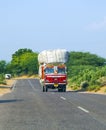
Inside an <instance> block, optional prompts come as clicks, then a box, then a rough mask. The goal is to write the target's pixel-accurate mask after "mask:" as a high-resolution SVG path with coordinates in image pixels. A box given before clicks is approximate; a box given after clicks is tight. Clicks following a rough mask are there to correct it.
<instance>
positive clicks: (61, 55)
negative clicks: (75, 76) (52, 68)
mask: <svg viewBox="0 0 106 130" xmlns="http://www.w3.org/2000/svg"><path fill="white" fill-rule="evenodd" d="M67 60H68V51H66V50H65V49H56V50H44V51H42V52H41V53H39V55H38V62H39V63H66V62H67Z"/></svg>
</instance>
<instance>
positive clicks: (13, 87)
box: [11, 80, 17, 91]
mask: <svg viewBox="0 0 106 130" xmlns="http://www.w3.org/2000/svg"><path fill="white" fill-rule="evenodd" d="M16 83H17V80H15V81H14V83H13V85H12V86H11V88H12V91H14V89H15V86H16Z"/></svg>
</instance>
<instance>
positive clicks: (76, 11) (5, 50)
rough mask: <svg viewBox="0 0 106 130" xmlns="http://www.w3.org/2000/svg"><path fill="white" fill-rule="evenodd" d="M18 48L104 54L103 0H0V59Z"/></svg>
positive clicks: (105, 11) (105, 7)
mask: <svg viewBox="0 0 106 130" xmlns="http://www.w3.org/2000/svg"><path fill="white" fill-rule="evenodd" d="M22 48H28V49H31V50H32V51H33V52H38V53H39V52H41V51H43V50H51V49H66V50H67V51H69V52H71V51H81V52H90V53H92V54H96V55H98V56H100V57H103V58H106V0H0V60H6V61H11V59H12V54H14V53H15V52H16V51H17V50H19V49H22Z"/></svg>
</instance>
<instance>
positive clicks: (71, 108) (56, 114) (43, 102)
mask: <svg viewBox="0 0 106 130" xmlns="http://www.w3.org/2000/svg"><path fill="white" fill-rule="evenodd" d="M0 130H106V95H97V94H86V93H78V92H58V91H57V90H52V89H49V90H48V92H42V88H41V86H40V83H39V80H38V79H19V80H16V82H15V83H14V85H13V88H12V91H11V93H8V94H5V95H4V96H2V97H0Z"/></svg>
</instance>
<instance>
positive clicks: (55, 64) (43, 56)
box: [38, 49, 68, 92]
mask: <svg viewBox="0 0 106 130" xmlns="http://www.w3.org/2000/svg"><path fill="white" fill-rule="evenodd" d="M67 60H68V51H66V50H65V49H55V50H45V51H42V52H41V53H39V55H38V62H39V78H40V83H41V86H42V90H43V92H47V91H48V89H58V92H66V86H67V67H66V64H65V63H66V62H67Z"/></svg>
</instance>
